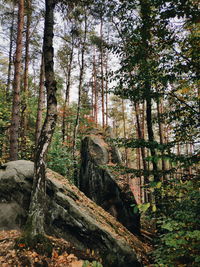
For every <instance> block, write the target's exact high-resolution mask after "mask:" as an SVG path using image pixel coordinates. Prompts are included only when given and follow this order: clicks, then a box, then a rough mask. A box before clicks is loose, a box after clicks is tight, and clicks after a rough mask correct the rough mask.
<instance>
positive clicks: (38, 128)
mask: <svg viewBox="0 0 200 267" xmlns="http://www.w3.org/2000/svg"><path fill="white" fill-rule="evenodd" d="M44 101H45V92H44V56H43V52H42V58H41V65H40V84H39V95H38V109H37V119H36V131H35V147H36V146H37V145H38V141H39V137H40V133H41V130H42V113H43V108H44Z"/></svg>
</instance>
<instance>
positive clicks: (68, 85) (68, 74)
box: [62, 36, 74, 143]
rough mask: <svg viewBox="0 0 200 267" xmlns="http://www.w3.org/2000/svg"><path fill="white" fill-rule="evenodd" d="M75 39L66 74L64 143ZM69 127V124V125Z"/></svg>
mask: <svg viewBox="0 0 200 267" xmlns="http://www.w3.org/2000/svg"><path fill="white" fill-rule="evenodd" d="M73 43H74V41H73V36H72V47H71V52H70V58H69V64H68V70H67V75H66V79H67V81H66V92H65V101H64V108H63V121H62V139H63V143H64V142H65V135H66V108H67V104H68V105H69V92H70V86H71V71H72V61H73V55H74V44H73ZM67 128H68V125H67Z"/></svg>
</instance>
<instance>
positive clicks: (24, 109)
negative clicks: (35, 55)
mask: <svg viewBox="0 0 200 267" xmlns="http://www.w3.org/2000/svg"><path fill="white" fill-rule="evenodd" d="M26 4H27V7H26V12H27V16H26V18H27V19H26V47H25V69H24V91H23V98H22V105H21V106H22V112H21V155H22V158H23V157H24V156H26V134H27V123H28V120H27V114H28V112H27V99H28V72H29V61H30V58H29V57H30V56H29V45H30V25H31V0H27V1H26Z"/></svg>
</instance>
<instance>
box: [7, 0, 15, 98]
mask: <svg viewBox="0 0 200 267" xmlns="http://www.w3.org/2000/svg"><path fill="white" fill-rule="evenodd" d="M12 5H13V7H12V22H11V26H10V47H9V58H8V60H9V62H8V77H7V84H6V99H7V100H9V96H10V84H11V68H12V54H13V34H14V20H15V4H14V2H13V4H12Z"/></svg>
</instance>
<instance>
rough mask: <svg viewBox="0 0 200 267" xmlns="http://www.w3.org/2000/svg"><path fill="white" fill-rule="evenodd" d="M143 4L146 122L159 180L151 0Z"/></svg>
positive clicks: (155, 172)
mask: <svg viewBox="0 0 200 267" xmlns="http://www.w3.org/2000/svg"><path fill="white" fill-rule="evenodd" d="M140 6H141V17H142V24H143V25H142V27H141V37H142V44H143V50H144V51H143V63H142V64H143V65H142V71H143V72H145V81H144V95H145V100H146V122H147V133H148V139H149V142H150V143H151V146H150V151H151V156H152V158H153V161H152V164H153V172H154V180H155V181H159V177H158V174H157V170H158V167H157V163H156V161H155V156H156V151H155V148H154V147H153V142H154V132H153V123H152V88H151V79H150V72H149V67H148V58H149V56H150V55H149V50H150V49H149V43H150V41H151V24H152V22H151V18H150V14H151V3H150V1H149V0H140Z"/></svg>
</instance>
